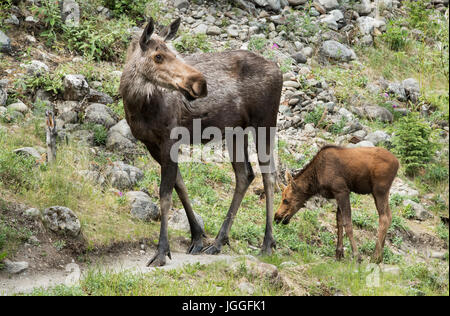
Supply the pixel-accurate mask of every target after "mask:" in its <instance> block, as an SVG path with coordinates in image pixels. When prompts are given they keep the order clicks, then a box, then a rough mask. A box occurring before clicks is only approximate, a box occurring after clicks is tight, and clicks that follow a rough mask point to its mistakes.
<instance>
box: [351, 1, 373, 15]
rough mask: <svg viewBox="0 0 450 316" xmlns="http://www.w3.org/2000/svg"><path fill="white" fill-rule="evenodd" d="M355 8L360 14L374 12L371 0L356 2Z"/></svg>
mask: <svg viewBox="0 0 450 316" xmlns="http://www.w3.org/2000/svg"><path fill="white" fill-rule="evenodd" d="M354 8H355V10H356V12H358V14H359V15H368V14H370V12H372V4H371V3H370V0H361V3H356V4H355V6H354Z"/></svg>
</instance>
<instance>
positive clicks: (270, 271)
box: [230, 256, 279, 280]
mask: <svg viewBox="0 0 450 316" xmlns="http://www.w3.org/2000/svg"><path fill="white" fill-rule="evenodd" d="M246 258H248V256H246ZM242 267H245V269H246V271H247V273H248V274H249V275H251V276H253V277H255V278H263V279H268V280H278V277H279V273H278V268H277V267H276V266H274V265H273V264H269V263H265V262H260V261H258V260H256V259H254V258H252V257H250V258H248V259H245V261H236V262H234V263H233V264H231V266H230V268H231V270H232V271H235V272H237V271H241V270H242Z"/></svg>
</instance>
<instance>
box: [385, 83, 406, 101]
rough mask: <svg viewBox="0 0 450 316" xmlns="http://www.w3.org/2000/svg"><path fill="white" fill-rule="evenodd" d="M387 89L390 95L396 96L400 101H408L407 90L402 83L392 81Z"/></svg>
mask: <svg viewBox="0 0 450 316" xmlns="http://www.w3.org/2000/svg"><path fill="white" fill-rule="evenodd" d="M387 91H388V93H389V94H390V95H393V96H395V97H396V98H397V99H398V100H399V101H402V102H405V101H406V91H405V88H404V87H403V85H402V84H401V83H398V82H390V83H389V84H388V87H387Z"/></svg>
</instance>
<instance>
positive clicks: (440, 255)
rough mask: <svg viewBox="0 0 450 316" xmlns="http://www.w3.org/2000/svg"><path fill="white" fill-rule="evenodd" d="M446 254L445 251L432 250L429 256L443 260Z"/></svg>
mask: <svg viewBox="0 0 450 316" xmlns="http://www.w3.org/2000/svg"><path fill="white" fill-rule="evenodd" d="M447 256H448V255H447V253H446V252H439V251H432V252H431V254H430V258H432V259H439V260H445V259H446V258H447Z"/></svg>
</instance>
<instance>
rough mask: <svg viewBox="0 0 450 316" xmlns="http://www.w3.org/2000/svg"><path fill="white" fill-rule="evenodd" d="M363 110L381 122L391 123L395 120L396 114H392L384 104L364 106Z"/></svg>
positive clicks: (367, 115)
mask: <svg viewBox="0 0 450 316" xmlns="http://www.w3.org/2000/svg"><path fill="white" fill-rule="evenodd" d="M362 110H363V112H364V115H365V116H366V117H367V118H370V119H372V120H379V121H381V122H389V123H392V121H393V120H394V116H393V115H392V113H391V112H390V111H389V110H388V109H386V108H384V107H382V106H378V105H368V106H364V107H363V108H362Z"/></svg>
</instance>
